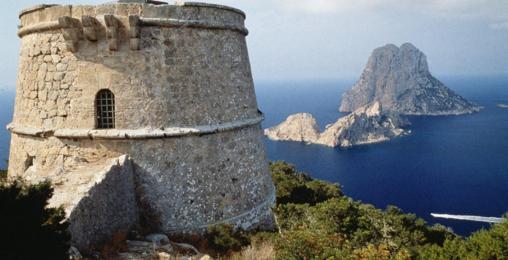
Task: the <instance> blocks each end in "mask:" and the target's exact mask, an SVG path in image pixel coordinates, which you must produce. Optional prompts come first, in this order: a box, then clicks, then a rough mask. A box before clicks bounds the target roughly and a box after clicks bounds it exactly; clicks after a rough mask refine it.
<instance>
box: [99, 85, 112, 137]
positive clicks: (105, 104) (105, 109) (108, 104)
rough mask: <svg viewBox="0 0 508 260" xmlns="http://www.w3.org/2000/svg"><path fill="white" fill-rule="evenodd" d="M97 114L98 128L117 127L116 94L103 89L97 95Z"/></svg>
mask: <svg viewBox="0 0 508 260" xmlns="http://www.w3.org/2000/svg"><path fill="white" fill-rule="evenodd" d="M95 116H96V119H97V122H96V126H97V128H98V129H110V128H115V95H114V94H113V92H111V91H110V90H108V89H103V90H101V91H99V93H97V96H96V97H95Z"/></svg>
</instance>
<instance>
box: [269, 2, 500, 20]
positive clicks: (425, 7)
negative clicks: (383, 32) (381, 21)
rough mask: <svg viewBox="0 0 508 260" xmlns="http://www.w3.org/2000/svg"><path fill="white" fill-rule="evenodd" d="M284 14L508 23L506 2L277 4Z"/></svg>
mask: <svg viewBox="0 0 508 260" xmlns="http://www.w3.org/2000/svg"><path fill="white" fill-rule="evenodd" d="M275 3H276V5H279V7H281V8H282V9H284V10H289V11H297V12H301V13H309V14H333V13H346V14H354V13H357V12H366V11H375V12H379V11H387V10H392V11H409V12H417V13H424V14H427V15H439V16H449V17H452V18H456V17H488V18H490V19H500V18H507V19H508V1H506V0H276V1H275Z"/></svg>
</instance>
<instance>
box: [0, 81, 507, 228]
mask: <svg viewBox="0 0 508 260" xmlns="http://www.w3.org/2000/svg"><path fill="white" fill-rule="evenodd" d="M441 80H442V81H443V82H444V83H445V84H446V85H447V86H449V87H450V88H452V89H453V90H455V91H456V92H458V93H459V94H461V95H463V96H464V97H466V98H468V99H469V100H471V101H473V102H476V103H478V104H480V105H482V106H484V107H485V108H484V109H483V110H482V111H481V112H480V113H476V114H472V115H464V116H446V117H411V118H410V119H411V122H412V125H411V126H410V128H411V129H412V134H411V135H409V136H405V137H400V138H396V139H394V140H392V141H389V142H385V143H381V144H372V145H363V146H357V147H353V148H348V149H341V148H335V149H333V148H327V147H323V146H319V145H306V144H303V143H297V142H274V141H270V140H268V139H266V138H265V144H266V149H267V152H268V157H269V159H270V160H272V161H276V160H285V161H287V162H290V163H292V164H294V165H296V167H297V168H298V170H300V171H304V172H307V173H309V174H310V175H311V176H312V177H314V178H318V179H322V180H326V181H330V182H336V183H340V185H341V186H342V190H343V191H344V192H345V193H346V195H348V196H350V197H352V198H354V199H356V200H361V201H363V202H365V203H370V204H373V205H375V206H376V207H379V208H385V207H386V206H387V205H396V206H398V207H399V208H401V209H402V210H404V212H407V213H415V214H417V215H418V216H420V217H422V218H424V219H425V220H427V221H428V222H429V223H441V224H443V225H446V226H449V227H451V228H452V229H453V230H454V231H455V232H457V233H459V234H461V235H468V234H470V233H471V232H473V231H475V230H478V229H481V228H487V227H488V226H489V225H490V224H488V223H481V222H471V221H463V220H450V219H437V218H433V217H432V216H431V215H430V214H431V213H437V214H452V215H476V216H484V217H501V216H502V215H503V214H504V213H506V212H508V109H502V108H497V107H496V105H497V104H499V103H508V77H461V78H457V77H456V78H446V77H445V78H441ZM353 83H354V80H342V81H304V82H303V81H301V82H256V92H257V96H258V103H259V106H260V109H261V110H262V111H263V112H264V113H265V116H266V120H265V121H264V123H263V125H264V127H271V126H274V125H276V124H278V123H280V122H281V121H283V120H284V119H285V118H286V117H287V116H288V115H290V114H294V113H298V112H309V113H312V114H313V115H314V116H315V117H316V119H317V121H318V123H319V124H320V126H321V128H322V129H323V128H324V127H325V126H326V125H327V124H329V123H332V122H335V121H336V120H337V118H338V117H340V116H342V115H344V114H343V113H339V112H338V106H339V104H340V97H341V95H342V93H343V92H344V91H345V90H347V89H348V88H350V87H351V85H352V84H353ZM13 99H14V93H13V91H6V90H0V168H4V167H5V166H6V160H7V159H8V146H9V139H10V136H9V133H8V132H7V131H6V130H5V127H4V126H5V125H6V124H7V123H9V122H10V121H11V116H12V109H13Z"/></svg>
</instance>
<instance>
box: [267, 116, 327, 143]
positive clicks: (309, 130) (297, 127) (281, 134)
mask: <svg viewBox="0 0 508 260" xmlns="http://www.w3.org/2000/svg"><path fill="white" fill-rule="evenodd" d="M265 135H266V136H268V138H270V139H272V140H275V141H298V142H306V143H313V142H315V141H316V140H317V139H318V138H319V127H318V125H317V123H316V119H314V117H313V116H312V115H311V114H309V113H298V114H294V115H290V116H289V117H288V118H287V119H286V120H285V121H284V122H282V123H281V124H279V125H277V126H275V127H272V128H269V129H265Z"/></svg>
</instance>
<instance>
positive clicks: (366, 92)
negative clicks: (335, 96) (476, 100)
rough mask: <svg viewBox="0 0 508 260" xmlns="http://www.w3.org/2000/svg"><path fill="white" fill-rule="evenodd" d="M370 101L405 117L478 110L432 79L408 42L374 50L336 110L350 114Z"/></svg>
mask: <svg viewBox="0 0 508 260" xmlns="http://www.w3.org/2000/svg"><path fill="white" fill-rule="evenodd" d="M373 101H379V102H381V105H382V106H383V109H384V110H389V111H393V112H397V113H401V114H405V115H459V114H468V113H473V112H477V111H479V110H480V107H478V106H476V105H475V104H473V103H471V102H469V101H467V100H466V99H464V98H463V97H461V96H459V95H458V94H456V93H455V92H453V91H452V90H450V89H449V88H447V87H446V86H445V85H444V84H443V83H441V82H440V81H439V80H437V79H436V78H434V77H433V76H432V75H431V74H430V72H429V67H428V65H427V58H426V56H425V54H424V53H423V52H421V51H420V50H418V49H417V48H416V47H415V46H413V45H412V44H410V43H404V44H403V45H402V46H400V48H399V47H397V46H395V45H393V44H388V45H386V46H384V47H380V48H377V49H375V50H374V51H373V53H372V55H371V56H370V58H369V61H368V63H367V66H366V67H365V69H364V71H363V73H362V75H361V77H360V79H359V80H358V82H357V83H356V84H355V85H354V86H353V88H352V89H351V90H349V91H347V92H346V93H345V94H344V95H343V98H342V103H341V105H340V108H339V110H340V111H342V112H350V111H354V110H356V109H358V108H359V107H361V106H364V105H366V104H369V103H371V102H373Z"/></svg>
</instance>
